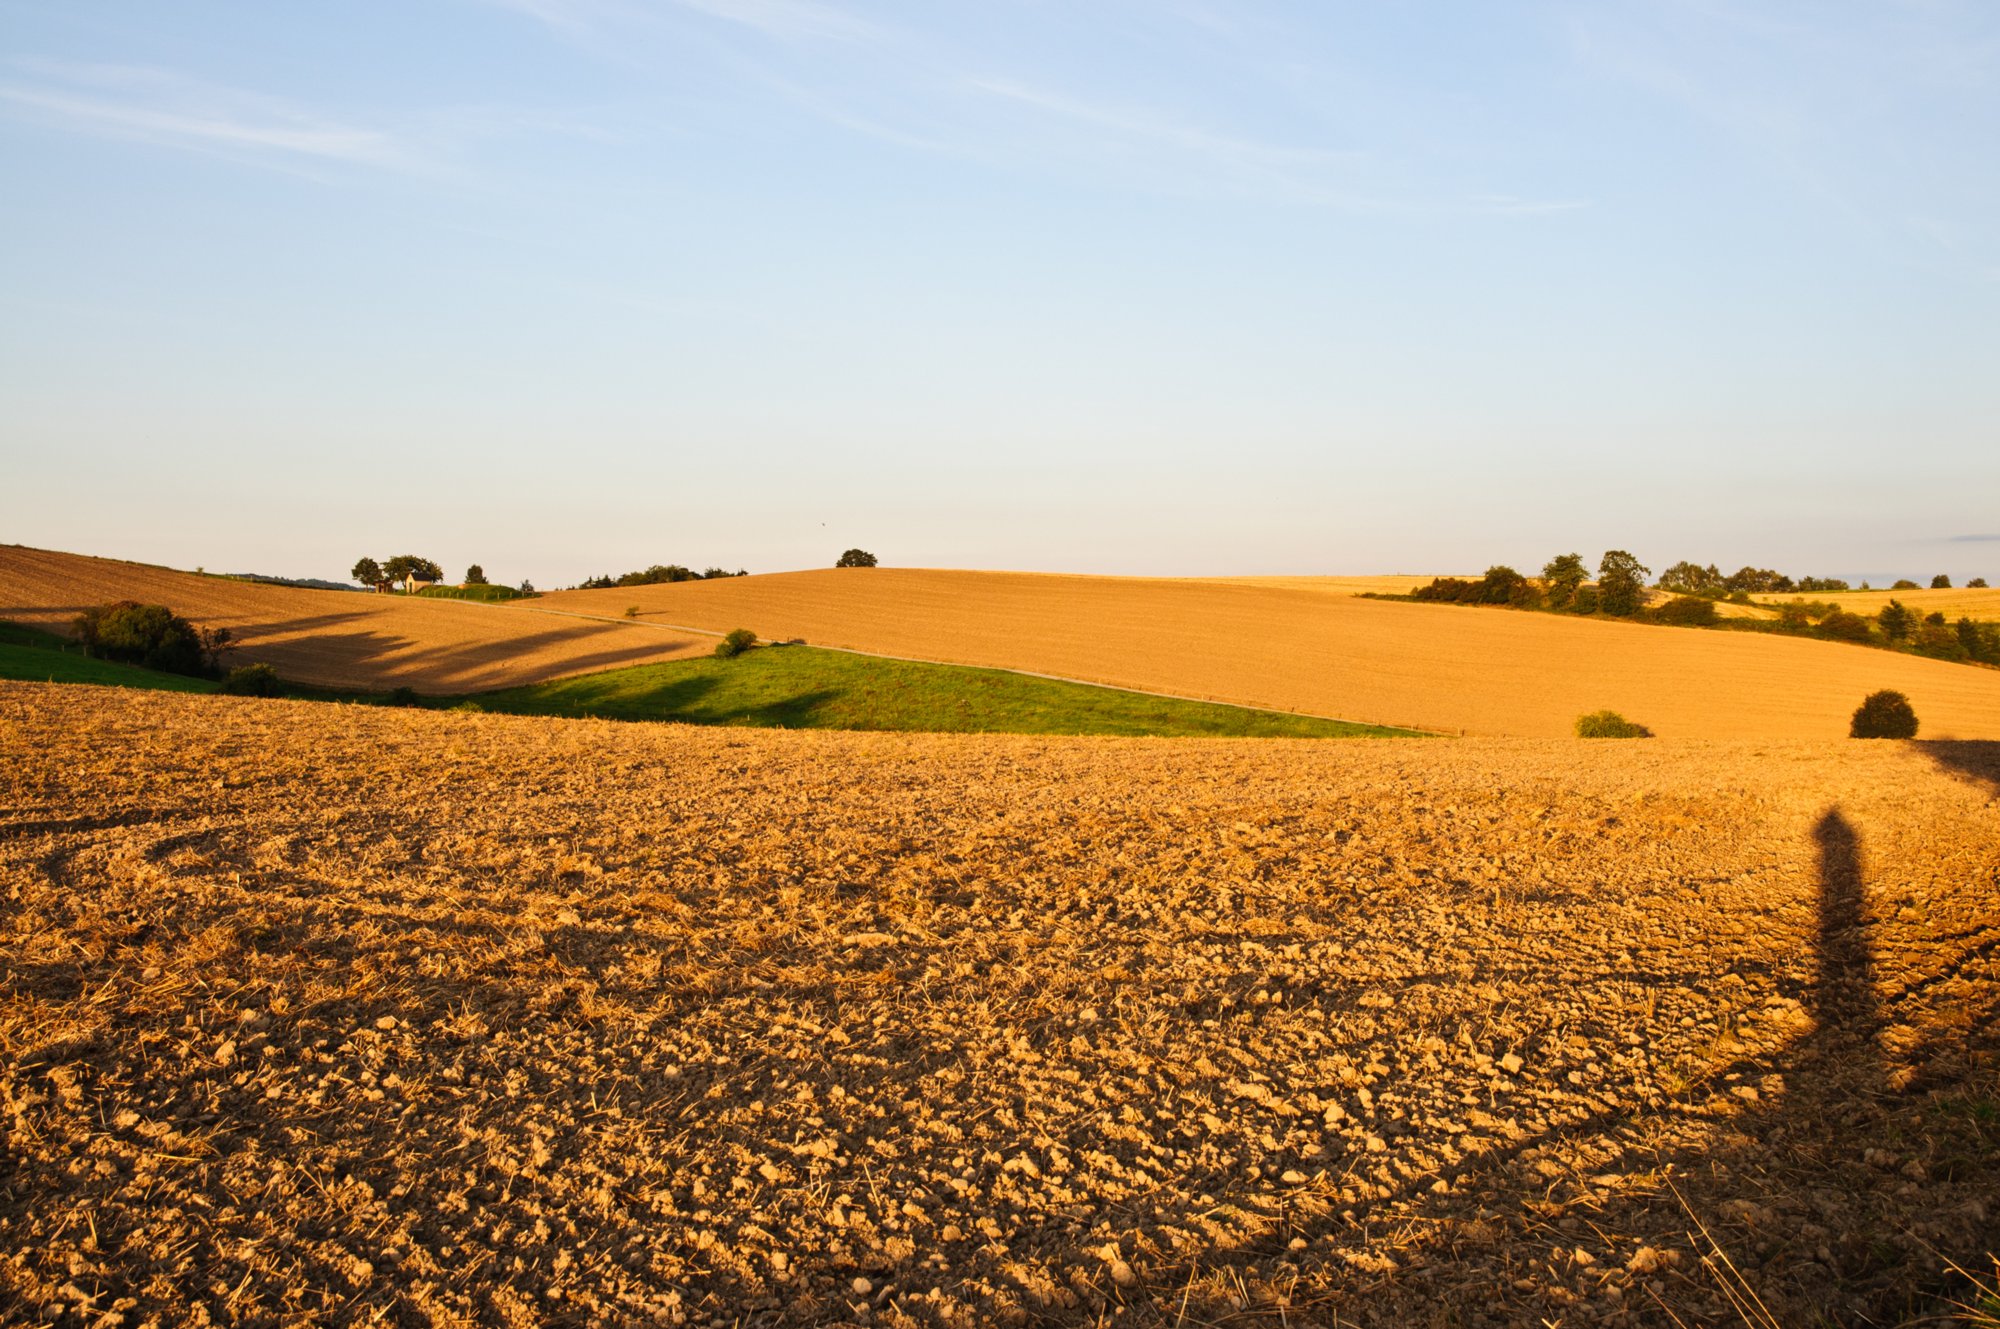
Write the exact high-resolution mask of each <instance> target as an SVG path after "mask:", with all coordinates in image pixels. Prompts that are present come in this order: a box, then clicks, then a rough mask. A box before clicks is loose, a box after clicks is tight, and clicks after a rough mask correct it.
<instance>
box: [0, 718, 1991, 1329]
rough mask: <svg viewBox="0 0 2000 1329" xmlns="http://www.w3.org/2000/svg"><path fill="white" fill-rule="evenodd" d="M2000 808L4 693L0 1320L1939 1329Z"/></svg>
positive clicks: (1939, 783) (1486, 747)
mask: <svg viewBox="0 0 2000 1329" xmlns="http://www.w3.org/2000/svg"><path fill="white" fill-rule="evenodd" d="M1996 794H2000V748H1996V746H1995V745H1991V744H1987V745H1969V744H1967V745H1948V744H1897V743H1852V742H1846V741H1841V742H1834V743H1821V744H1734V745H1729V744H1711V743H1702V742H1681V741H1674V740H1661V741H1659V742H1655V743H1651V744H1595V745H1587V744H1579V743H1576V742H1573V741H1513V740H1474V741H1470V742H1464V743H1440V742H1436V741H1424V740H1411V741H1406V742H1394V741H1389V742H1381V743H1364V744H1356V743H1308V742H1286V741H1278V740H1263V741H1256V742H1225V741H1161V740H1074V739H1021V738H1011V737H1007V738H996V737H983V736H982V737H969V736H922V735H917V736H912V735H874V734H828V733H785V732H775V731H742V730H727V731H722V730H699V729H688V728H683V727H678V726H666V725H660V726H652V725H647V726H639V725H624V726H620V725H615V724H609V723H593V722H564V721H547V720H526V719H516V718H513V717H506V716H493V715H456V714H446V713H412V712H404V711H390V710H385V709H381V708H373V707H336V706H328V705H311V704H305V703H291V702H253V701H247V700H239V699H231V698H213V697H198V698H186V697H179V696H168V695H166V694H158V693H143V694H142V693H136V692H123V691H120V690H115V689H101V688H80V687H79V688H61V687H55V686H48V685H38V684H0V1105H4V1107H5V1113H4V1115H0V1162H4V1168H5V1178H6V1184H5V1186H4V1187H0V1252H5V1257H4V1258H0V1307H7V1308H11V1310H12V1312H13V1313H12V1314H7V1313H4V1312H0V1319H5V1320H8V1321H9V1322H12V1321H15V1320H19V1321H22V1322H32V1321H38V1320H39V1321H55V1322H57V1323H69V1322H71V1321H72V1320H74V1321H75V1322H78V1323H95V1322H96V1321H97V1314H98V1313H99V1312H102V1311H104V1310H105V1309H107V1308H110V1307H116V1308H117V1309H118V1311H119V1312H121V1313H122V1314H123V1315H124V1322H125V1323H127V1324H140V1323H147V1324H151V1323H157V1324H163V1325H164V1324H189V1323H224V1322H228V1323H251V1324H280V1323H283V1324H307V1323H310V1324H325V1325H363V1324H430V1325H436V1324H500V1325H523V1326H526V1325H536V1324H552V1325H570V1326H594V1325H604V1326H611V1325H626V1324H683V1323H692V1324H698V1325H709V1324H716V1323H724V1324H741V1323H757V1324H771V1325H782V1324H799V1325H808V1324H811V1325H817V1324H827V1323H853V1322H862V1321H866V1322H872V1323H879V1324H889V1325H941V1326H947V1325H948V1326H954V1327H955V1329H956V1327H959V1326H964V1327H965V1329H970V1327H971V1326H974V1325H988V1324H996V1323H1001V1324H1004V1323H1035V1324H1055V1325H1102V1324H1106V1323H1113V1324H1133V1325H1154V1324H1159V1325H1166V1324H1218V1323H1243V1324H1281V1323H1290V1324H1301V1325H1304V1324H1334V1323H1340V1324H1349V1325H1355V1324H1377V1325H1385V1326H1387V1325H1395V1326H1408V1325H1430V1324H1462V1325H1480V1324H1485V1325H1494V1326H1511V1325H1539V1324H1566V1325H1582V1324H1623V1325H1661V1326H1664V1325H1668V1324H1676V1323H1677V1324H1719V1323H1725V1322H1730V1323H1733V1322H1735V1321H1734V1317H1733V1316H1732V1315H1731V1314H1730V1308H1729V1304H1728V1302H1727V1301H1726V1300H1725V1298H1724V1293H1723V1290H1722V1287H1721V1286H1720V1285H1719V1284H1718V1282H1717V1278H1718V1276H1719V1274H1720V1268H1721V1267H1720V1265H1719V1264H1718V1265H1717V1266H1716V1267H1715V1268H1708V1267H1704V1264H1703V1261H1702V1257H1703V1256H1705V1255H1707V1254H1709V1248H1708V1247H1707V1245H1706V1244H1705V1242H1703V1241H1701V1240H1699V1239H1697V1238H1693V1237H1690V1235H1689V1234H1690V1233H1691V1232H1695V1231H1697V1230H1698V1228H1697V1225H1700V1227H1701V1228H1705V1229H1706V1230H1707V1231H1708V1232H1709V1233H1711V1234H1713V1236H1714V1238H1715V1239H1716V1240H1718V1241H1719V1242H1721V1243H1722V1245H1723V1247H1724V1248H1725V1249H1726V1251H1727V1252H1728V1255H1729V1257H1730V1259H1731V1260H1732V1261H1733V1262H1734V1265H1733V1267H1735V1268H1737V1269H1739V1270H1740V1271H1741V1276H1742V1277H1743V1278H1745V1279H1747V1280H1748V1282H1749V1283H1750V1285H1751V1286H1752V1287H1754V1289H1755V1291H1756V1294H1757V1296H1758V1297H1759V1299H1760V1300H1761V1301H1762V1303H1764V1304H1765V1305H1766V1306H1768V1307H1769V1308H1770V1313H1771V1315H1772V1317H1774V1318H1772V1319H1771V1320H1768V1321H1766V1320H1759V1321H1758V1322H1759V1323H1766V1322H1769V1323H1779V1324H1822V1323H1826V1324H1886V1323H1902V1322H1905V1321H1912V1320H1920V1321H1921V1322H1924V1323H1929V1322H1930V1321H1929V1320H1927V1319H1921V1317H1924V1316H1926V1315H1927V1314H1932V1313H1935V1312H1936V1311H1938V1310H1939V1309H1941V1307H1939V1306H1938V1305H1937V1304H1936V1303H1934V1302H1930V1301H1929V1300H1928V1299H1927V1298H1928V1296H1929V1294H1930V1293H1932V1292H1933V1291H1936V1290H1940V1289H1943V1290H1947V1291H1955V1290H1956V1289H1952V1288H1951V1287H1950V1284H1949V1282H1948V1280H1946V1279H1944V1277H1943V1275H1942V1274H1941V1273H1940V1270H1941V1267H1942V1264H1943V1261H1944V1260H1945V1259H1947V1258H1949V1259H1953V1260H1956V1261H1958V1262H1959V1263H1960V1264H1961V1265H1964V1266H1966V1267H1968V1268H1982V1267H1984V1266H1983V1264H1982V1259H1983V1255H1984V1253H1985V1252H1987V1251H1991V1250H1994V1249H1996V1245H1995V1242H1996V1239H2000V1210H1996V1208H1995V1206H1994V1203H1993V1201H1994V1196H1995V1195H1996V1194H2000V1148H1996V1145H2000V1124H1996V1123H1995V1122H1994V1121H1993V1120H1992V1115H1991V1105H1992V1104H1993V1103H1994V1102H1995V1101H1996V1097H2000V1079H1996V1076H2000V1058H1996V1056H1995V1053H1996V1052H2000V1048H1996V1046H1995V1038H1996V1033H1997V1032H2000V919H1996V917H1995V914H1994V911H1993V899H1994V893H1995V890H1996V887H2000V799H1996ZM85 1308H89V1310H90V1312H91V1313H90V1314H85V1313H84V1309H85ZM67 1311H74V1312H75V1314H73V1315H72V1314H68V1313H65V1312H67ZM59 1317H60V1318H59Z"/></svg>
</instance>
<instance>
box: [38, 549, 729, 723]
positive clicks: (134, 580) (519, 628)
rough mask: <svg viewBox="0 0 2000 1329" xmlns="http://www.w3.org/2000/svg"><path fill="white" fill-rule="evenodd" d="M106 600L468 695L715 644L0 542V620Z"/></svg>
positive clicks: (48, 624)
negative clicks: (161, 609)
mask: <svg viewBox="0 0 2000 1329" xmlns="http://www.w3.org/2000/svg"><path fill="white" fill-rule="evenodd" d="M112 600H142V601H146V602H148V603H153V604H164V605H166V606H167V607H168V608H169V609H172V610H173V611H174V612H175V613H177V614H180V615H182V616H183V617H185V618H187V619H188V620H189V621H191V622H193V623H194V624H195V625H196V626H198V627H207V628H228V629H229V630H230V631H231V632H233V633H235V634H236V635H237V637H238V638H239V639H240V641H241V645H240V646H239V647H238V648H237V649H236V651H235V652H234V653H233V654H232V655H231V657H230V662H231V663H232V664H249V663H252V662H261V663H264V664H268V665H270V666H271V667H272V668H273V669H276V670H277V671H278V672H279V673H280V674H282V675H284V676H285V677H286V678H289V679H292V680H294V681H296V682H300V683H310V684H315V685H318V686H322V687H333V688H379V689H387V688H395V687H403V686H408V687H412V688H415V689H416V690H417V691H419V692H427V693H433V694H438V693H455V692H475V691H481V690H484V689H487V688H502V687H514V686H517V685H520V684H523V683H538V682H541V681H543V680H545V679H551V678H563V677H567V676H568V675H571V674H587V673H594V672H596V671H597V670H600V669H616V668H619V667H620V666H623V665H634V664H649V663H653V662H655V661H659V660H672V659H678V658H680V657H683V656H689V655H703V654H706V653H707V652H709V651H711V650H713V649H714V647H715V642H714V640H713V639H712V638H704V637H698V636H694V635H691V634H676V633H668V632H662V631H660V630H659V629H658V628H655V627H641V626H638V625H635V624H631V623H624V622H592V621H586V620H583V619H578V618H573V617H570V616H567V615H554V614H544V613H536V612H534V611H533V610H531V609H528V608H526V607H515V606H508V605H481V604H471V603H467V602H464V601H458V600H436V599H424V598H422V597H415V596H401V595H366V594H361V593H358V592H346V591H317V590H308V589H305V588H302V587H295V586H270V585H263V584H259V583H256V582H243V581H231V580H229V579H227V578H224V577H204V576H199V575H197V574H195V573H191V572H176V571H174V570H172V569H171V568H161V567H154V566H152V565H150V564H145V563H125V562H120V561H118V560H116V559H108V558H90V557H87V556H85V555H82V554H60V553H51V552H49V551H47V550H41V549H27V548H24V547H22V546H20V545H0V619H10V620H12V621H14V622H17V623H27V624H31V625H33V626H35V627H40V628H44V629H46V630H48V631H51V632H62V633H67V632H68V631H69V624H70V620H71V619H73V618H75V617H76V615H77V614H78V613H80V612H81V611H83V610H84V609H87V608H89V607H90V606H91V605H96V604H104V603H106V602H108V601H112ZM533 603H535V604H539V603H540V601H535V602H533Z"/></svg>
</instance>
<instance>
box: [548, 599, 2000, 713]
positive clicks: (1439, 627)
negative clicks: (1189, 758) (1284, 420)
mask: <svg viewBox="0 0 2000 1329" xmlns="http://www.w3.org/2000/svg"><path fill="white" fill-rule="evenodd" d="M538 603H542V604H547V605H550V606H553V607H561V608H568V609H576V610H579V611H583V612H595V613H602V614H607V615H615V614H622V613H623V612H624V610H625V608H626V607H627V606H628V605H638V606H640V607H641V608H642V609H643V610H644V617H643V620H642V621H646V622H654V623H668V624H685V625H688V626H692V627H697V628H706V629H711V630H716V631H727V630H728V629H730V628H735V627H748V628H751V629H753V630H755V631H757V632H759V633H762V634H763V635H765V636H767V637H803V638H805V639H806V640H807V641H809V642H811V643H812V644H814V645H816V646H844V647H849V648H853V649H858V650H866V651H875V652H880V653H883V654H889V655H904V656H911V657H915V658H919V659H927V660H942V661H946V662H949V663H953V664H976V665H989V666H997V667H1002V668H1012V669H1027V670H1034V671H1039V672H1043V673H1050V674H1058V675H1062V676H1064V677H1069V678H1080V679H1085V680H1088V681H1091V682H1098V683H1110V684H1114V685H1117V686H1120V687H1131V688H1140V689H1145V690H1151V691H1159V692H1168V693H1174V694H1176V695H1179V696H1187V697H1201V698H1207V699H1209V700H1214V701H1229V702H1237V703H1243V704H1248V705H1254V706H1270V707H1275V708H1277V709H1280V710H1290V711H1304V712H1307V713H1309V714H1314V715H1326V716H1333V717H1336V718H1339V719H1344V720H1359V721H1363V722H1365V723H1370V724H1386V725H1401V726H1408V727H1412V728H1418V729H1437V730H1443V731H1446V732H1450V733H1457V732H1459V731H1461V730H1463V731H1465V732H1468V733H1472V734H1495V735H1515V736H1529V737H1533V736H1543V737H1553V736H1556V735H1560V734H1567V733H1569V732H1570V726H1571V724H1572V723H1573V722H1574V721H1575V719H1576V717H1577V716H1578V715H1580V714H1583V713H1584V712H1587V711H1595V710H1600V709H1603V708H1605V707H1610V708H1612V709H1615V710H1618V711H1622V712H1623V713H1624V714H1626V715H1627V716H1629V717H1630V718H1632V719H1634V720H1637V721H1639V722H1640V723H1642V724H1646V725H1649V726H1651V727H1652V728H1653V729H1654V730H1655V731H1656V732H1658V733H1659V734H1661V735H1663V736H1668V737H1677V738H1678V737H1692V738H1838V737H1844V736H1845V735H1846V733H1847V724H1848V718H1849V716H1851V715H1852V714H1853V712H1854V708H1855V707H1856V706H1857V705H1859V704H1860V702H1861V699H1862V698H1863V697H1864V696H1866V695H1867V694H1868V693H1870V692H1873V691H1875V690H1876V689H1878V688H1895V689H1898V690H1899V691H1902V692H1904V693H1907V694H1908V695H1909V697H1910V699H1911V701H1912V703H1913V704H1914V705H1915V707H1916V711H1917V715H1918V717H1919V718H1920V719H1921V721H1922V723H1923V726H1924V728H1923V731H1922V732H1923V735H1924V736H1926V737H1938V738H2000V671H1996V670H1991V669H1977V668H1972V667H1968V666H1965V665H1952V664H1944V663H1941V662H1938V661H1935V660H1926V659H1920V658H1917V657H1913V656H1905V655H1898V654H1895V653H1892V652H1888V651H1879V650H1872V649H1868V648H1865V647H1857V646H1843V645H1837V644H1833V643H1829V642H1821V641H1807V640H1797V639H1790V638H1780V637H1768V636H1753V635H1749V634H1734V633H1722V632H1703V631H1696V630H1689V629H1679V628H1663V627H1649V626H1642V625H1638V624H1629V623H1604V622H1581V621H1577V620H1574V619H1566V618H1563V617H1561V616H1559V615H1554V614H1524V613H1512V612H1507V611H1503V610H1497V609H1479V608H1471V607H1466V606H1458V605H1429V604H1405V603H1393V602H1387V601H1379V600H1362V599H1357V598H1355V597H1354V596H1353V595H1351V594H1333V593H1329V592H1327V591H1324V590H1316V589H1311V588H1306V587H1301V586H1295V585H1277V586H1270V585H1258V584H1247V583H1241V582H1238V583H1230V582H1226V581H1225V582H1212V581H1198V580H1152V579H1144V578H1118V577H1059V576H1044V575H1036V574H1027V573H998V572H940V571H924V570H919V569H902V568H849V569H827V570H824V571H818V572H796V573H782V574H777V575H772V576H761V577H743V578H732V579H728V580H719V581H708V582H688V583H682V584H680V585H676V586H643V587H636V588H631V589H621V590H615V591H570V592H564V593H562V594H559V595H552V596H548V597H546V598H545V599H544V600H542V601H538Z"/></svg>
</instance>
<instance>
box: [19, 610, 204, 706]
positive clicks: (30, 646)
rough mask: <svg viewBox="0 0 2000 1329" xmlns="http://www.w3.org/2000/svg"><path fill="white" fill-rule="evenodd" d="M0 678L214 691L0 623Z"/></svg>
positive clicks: (195, 681)
mask: <svg viewBox="0 0 2000 1329" xmlns="http://www.w3.org/2000/svg"><path fill="white" fill-rule="evenodd" d="M0 678H17V679H24V680H27V681H29V682H33V683H96V684H101V685H103V686H106V687H120V688H156V689H159V690H161V691H165V692H213V691H214V690H215V684H213V683H211V682H209V681H208V680H207V679H205V678H187V677H185V676H183V675H180V674H163V673H160V672H159V671H158V670H153V669H141V668H140V667H139V666H137V665H128V664H118V663H116V662H114V661H111V660H93V659H92V658H90V657H89V656H87V655H85V654H84V653H83V650H82V648H81V647H78V646H74V645H71V644H70V643H68V642H65V641H64V640H63V639H62V638H61V637H58V636H55V635H54V634H53V633H48V632H41V631H38V630H37V629H35V628H26V627H22V626H21V625H20V624H18V623H6V622H0Z"/></svg>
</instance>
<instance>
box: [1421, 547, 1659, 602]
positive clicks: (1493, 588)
mask: <svg viewBox="0 0 2000 1329" xmlns="http://www.w3.org/2000/svg"><path fill="white" fill-rule="evenodd" d="M1651 572H1652V569H1650V568H1648V567H1646V566H1645V565H1644V564H1642V563H1641V562H1639V560H1638V559H1636V558H1634V557H1632V555H1630V554H1628V553H1626V552H1625V551H1624V550H1622V549H1611V550H1607V551H1606V552H1605V555H1604V557H1603V558H1602V559H1600V560H1598V564H1597V584H1596V585H1595V586H1592V585H1590V584H1588V583H1589V581H1590V570H1589V568H1588V567H1586V566H1585V564H1584V561H1583V555H1581V554H1558V555H1556V556H1555V557H1554V558H1552V559H1550V560H1549V561H1548V563H1547V564H1545V565H1544V566H1543V568H1542V577H1541V583H1540V584H1539V585H1537V584H1536V583H1535V582H1533V581H1531V580H1529V579H1528V578H1527V577H1525V576H1523V575H1521V574H1520V573H1519V572H1516V571H1515V570H1514V569H1513V568H1510V567H1507V566H1505V565H1504V564H1500V565H1495V566H1494V567H1490V568H1488V569H1486V575H1485V576H1483V577H1481V578H1479V579H1478V580H1477V581H1468V580H1465V579H1464V578H1460V577H1439V578H1437V579H1436V580H1435V581H1433V582H1431V583H1430V585H1428V586H1421V587H1419V588H1417V589H1416V590H1415V591H1413V592H1411V594H1410V598H1411V599H1413V600H1433V601H1443V602H1446V603H1451V604H1486V605H1513V606H1515V607H1516V608H1519V609H1553V610H1557V611H1560V612H1566V613H1575V614H1611V615H1614V616H1616V617H1619V618H1630V617H1631V616H1633V615H1634V614H1637V613H1638V612H1639V610H1640V608H1641V607H1642V606H1643V605H1644V604H1645V601H1646V578H1647V577H1648V576H1649V575H1651Z"/></svg>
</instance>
